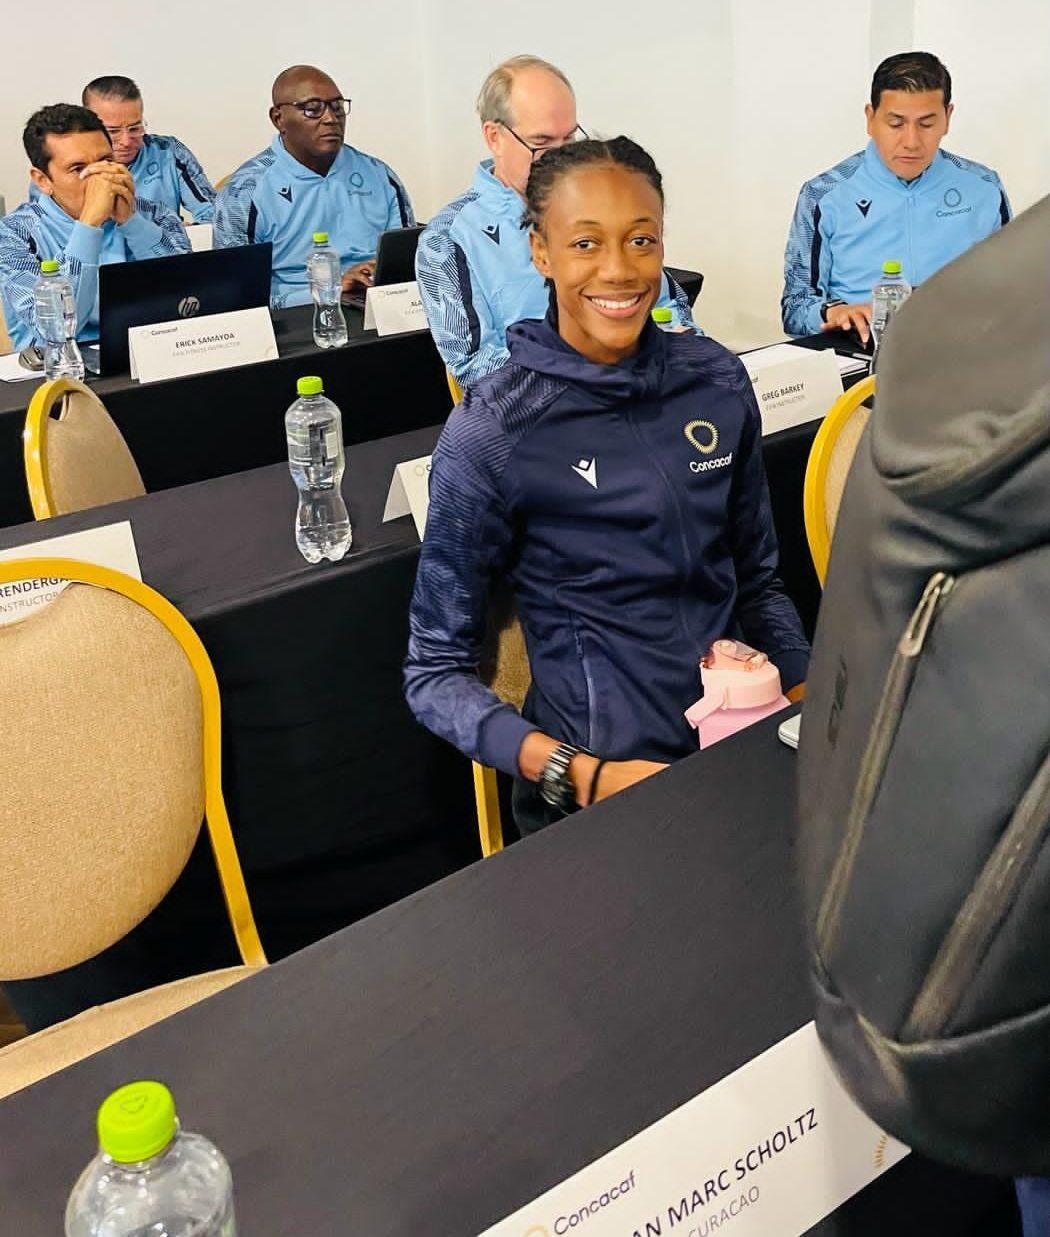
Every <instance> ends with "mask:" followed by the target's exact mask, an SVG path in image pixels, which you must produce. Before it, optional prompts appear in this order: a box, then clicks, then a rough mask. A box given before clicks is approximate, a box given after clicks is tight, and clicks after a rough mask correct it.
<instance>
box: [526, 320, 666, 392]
mask: <svg viewBox="0 0 1050 1237" xmlns="http://www.w3.org/2000/svg"><path fill="white" fill-rule="evenodd" d="M664 343H665V341H664V336H663V332H662V331H660V330H659V329H658V328H657V327H655V326H654V325H653V324H652V323H651V322H648V323H646V325H645V329H644V330H643V331H642V335H641V339H640V341H639V346H638V351H637V352H636V353H635V354H634V356H632V357H628V358H627V360H625V361H621V362H620V363H619V364H617V365H600V364H599V363H598V362H596V361H589V360H588V359H587V358H586V357H585V356H583V355H582V354H581V353H579V352H577V351H576V349H575V348H573V347H570V345H569V344H567V343H566V342H565V340H564V339H562V337H561V336H560V335H559V334H558V328H557V327H556V325H555V322H554V315H553V310H548V311H547V316H546V318H543V319H542V320H538V319H531V318H527V319H525V320H524V321H522V322H516V323H514V325H513V326H511V327H509V328H508V330H507V347H508V349H509V350H510V359H511V360H512V361H513V362H514V363H515V364H516V365H520V366H521V367H522V368H523V369H528V370H532V371H533V373H537V374H544V375H545V376H546V377H548V378H555V379H557V380H559V381H560V382H564V383H567V384H568V385H569V386H572V387H575V388H577V389H579V390H582V391H585V392H586V393H587V395H588V396H589V397H590V399H591V400H592V401H593V400H595V399H596V400H597V401H598V402H599V403H602V404H615V403H619V402H620V401H622V400H634V399H645V398H652V397H653V396H655V395H657V394H659V393H660V392H661V391H662V389H663V383H664V362H665V346H664Z"/></svg>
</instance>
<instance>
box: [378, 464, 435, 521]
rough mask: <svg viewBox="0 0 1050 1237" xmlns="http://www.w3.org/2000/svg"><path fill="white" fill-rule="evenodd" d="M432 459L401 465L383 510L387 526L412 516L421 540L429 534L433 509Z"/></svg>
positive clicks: (391, 483) (395, 470) (395, 474)
mask: <svg viewBox="0 0 1050 1237" xmlns="http://www.w3.org/2000/svg"><path fill="white" fill-rule="evenodd" d="M430 459H431V457H430V456H429V455H421V456H420V457H419V458H418V459H415V460H406V461H405V462H404V463H403V464H398V466H397V467H396V468H395V469H394V477H393V480H392V481H391V482H390V489H389V490H388V491H387V496H386V506H385V507H384V508H383V523H384V524H386V523H387V522H388V521H390V520H397V519H400V518H401V516H403V515H411V516H412V519H413V520H414V521H415V524H416V532H417V533H418V534H419V540H420V541H422V540H423V534H424V532H426V527H427V511H428V510H429V508H430Z"/></svg>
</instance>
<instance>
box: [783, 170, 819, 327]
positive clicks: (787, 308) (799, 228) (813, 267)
mask: <svg viewBox="0 0 1050 1237" xmlns="http://www.w3.org/2000/svg"><path fill="white" fill-rule="evenodd" d="M830 276H831V257H830V250H829V246H828V245H827V244H826V243H825V238H824V236H823V234H822V232H821V210H820V200H819V198H817V197H816V195H815V194H814V193H813V192H812V191H811V187H810V185H809V184H808V183H807V184H805V185H803V186H802V189H801V191H800V193H799V195H798V202H797V203H796V205H795V215H794V218H793V219H792V221H791V231H790V232H789V233H788V241H787V249H786V251H785V253H784V291H783V294H782V296H781V298H780V313H781V317H782V319H783V323H784V330H785V331H786V332H787V333H788V334H789V335H816V334H818V333H819V332H820V330H821V328H822V327H823V325H824V319H823V318H822V317H821V315H820V309H821V306H822V305H823V304H824V302H825V301H826V300H827V299H828V291H827V290H828V284H829V281H830Z"/></svg>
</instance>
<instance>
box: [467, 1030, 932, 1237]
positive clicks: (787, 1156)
mask: <svg viewBox="0 0 1050 1237" xmlns="http://www.w3.org/2000/svg"><path fill="white" fill-rule="evenodd" d="M608 1084H609V1085H610V1086H614V1085H615V1079H614V1078H610V1079H609V1080H608ZM544 1098H546V1097H544ZM907 1154H908V1148H907V1147H905V1146H904V1145H903V1144H902V1143H899V1142H897V1141H896V1140H895V1139H893V1138H890V1136H889V1135H888V1134H884V1133H883V1132H882V1130H880V1129H879V1127H878V1126H877V1125H875V1123H874V1122H872V1121H870V1120H869V1119H868V1118H867V1117H866V1116H865V1115H864V1113H862V1112H861V1110H860V1109H859V1108H858V1107H857V1105H856V1104H855V1103H854V1102H853V1100H852V1099H851V1098H850V1097H849V1095H847V1093H846V1091H845V1090H844V1088H843V1086H842V1084H841V1083H840V1082H839V1080H838V1078H837V1076H836V1074H835V1071H834V1070H833V1069H832V1067H831V1065H830V1063H829V1062H828V1060H827V1058H826V1057H825V1055H824V1051H823V1049H822V1048H821V1045H820V1041H819V1040H818V1039H817V1032H816V1028H815V1026H814V1024H813V1023H812V1022H810V1023H807V1024H806V1026H804V1027H801V1028H800V1029H799V1030H797V1031H795V1032H794V1034H792V1035H789V1036H788V1037H787V1038H786V1039H783V1040H781V1041H780V1042H779V1043H778V1044H774V1045H773V1046H772V1047H771V1048H769V1049H767V1050H766V1051H765V1052H763V1053H761V1054H760V1055H759V1056H757V1057H755V1058H754V1059H753V1060H751V1061H749V1062H748V1063H747V1064H746V1065H742V1066H741V1067H740V1069H738V1070H736V1071H734V1072H733V1073H732V1074H729V1075H728V1076H727V1077H725V1078H723V1079H722V1080H721V1082H717V1083H715V1085H714V1086H713V1087H709V1088H708V1089H707V1090H706V1091H703V1092H701V1094H700V1095H697V1096H695V1097H694V1098H693V1099H691V1100H688V1101H687V1102H686V1103H685V1104H683V1105H682V1106H681V1107H680V1108H676V1109H675V1110H674V1111H673V1112H671V1113H668V1115H667V1116H666V1117H662V1118H661V1119H660V1120H659V1121H657V1122H655V1124H653V1125H650V1126H649V1127H648V1128H646V1129H644V1130H642V1131H641V1133H639V1134H635V1135H634V1137H633V1138H629V1139H628V1140H627V1141H626V1142H625V1143H622V1144H621V1145H620V1146H618V1147H616V1148H614V1149H613V1150H612V1151H609V1152H608V1153H607V1154H605V1155H603V1156H602V1157H601V1158H600V1159H597V1160H595V1161H593V1162H592V1163H591V1164H589V1165H587V1167H585V1168H582V1169H580V1171H579V1172H577V1173H576V1174H574V1175H573V1176H572V1177H569V1178H568V1179H567V1180H565V1181H563V1182H562V1183H561V1184H560V1185H556V1186H554V1187H553V1189H551V1190H548V1191H547V1193H546V1194H543V1195H541V1196H540V1197H539V1198H537V1199H535V1200H534V1201H533V1202H531V1203H527V1204H526V1205H525V1206H524V1207H522V1208H521V1209H520V1210H519V1211H516V1212H515V1213H514V1214H513V1215H511V1216H509V1217H508V1218H507V1219H505V1220H501V1221H499V1222H498V1223H497V1224H494V1225H493V1226H492V1227H491V1228H488V1229H486V1230H485V1233H484V1234H483V1237H562V1234H570V1237H631V1234H634V1237H689V1234H690V1233H692V1234H693V1237H709V1235H711V1234H715V1233H716V1232H717V1234H719V1235H720V1234H721V1233H722V1230H723V1229H725V1232H726V1237H800V1234H802V1233H805V1232H807V1231H808V1230H809V1229H811V1228H812V1227H813V1226H814V1225H815V1224H817V1223H819V1222H820V1221H821V1220H822V1219H824V1217H825V1216H828V1215H830V1214H831V1213H832V1212H833V1211H835V1210H836V1209H837V1208H838V1207H840V1206H841V1205H842V1204H843V1203H844V1202H845V1201H846V1200H847V1199H848V1198H852V1196H853V1195H854V1194H856V1193H857V1191H858V1190H862V1189H863V1188H864V1187H865V1186H866V1185H868V1184H869V1183H870V1182H872V1181H874V1180H875V1179H876V1177H880V1176H881V1175H882V1174H883V1173H884V1172H885V1171H886V1170H887V1169H889V1168H892V1167H893V1165H894V1164H896V1163H897V1162H898V1161H899V1160H902V1159H903V1158H904V1157H905V1156H906V1155H907Z"/></svg>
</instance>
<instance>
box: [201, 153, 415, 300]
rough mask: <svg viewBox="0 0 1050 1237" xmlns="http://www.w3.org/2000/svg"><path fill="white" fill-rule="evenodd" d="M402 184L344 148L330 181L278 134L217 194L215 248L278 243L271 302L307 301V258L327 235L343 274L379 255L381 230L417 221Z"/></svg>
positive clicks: (387, 169)
mask: <svg viewBox="0 0 1050 1237" xmlns="http://www.w3.org/2000/svg"><path fill="white" fill-rule="evenodd" d="M415 221H416V220H415V215H414V214H413V213H412V204H411V202H410V201H409V199H408V193H407V192H406V190H405V187H404V185H403V184H402V183H401V181H400V180H399V179H398V178H397V176H396V174H395V173H394V171H393V169H392V168H390V167H388V166H387V165H386V164H385V163H384V162H383V161H382V159H376V158H375V157H374V156H372V155H366V154H365V153H364V152H363V151H360V150H356V149H355V148H354V147H353V146H343V148H342V150H340V152H339V154H338V155H336V158H335V162H334V163H333V164H332V166H331V167H330V168H329V169H328V174H327V175H326V176H319V175H318V174H317V173H316V172H313V171H311V170H310V168H308V167H306V166H304V165H303V164H302V163H300V162H299V160H298V159H296V158H294V157H293V156H292V155H290V154H289V153H288V151H287V150H285V148H284V142H283V141H282V140H281V136H280V134H278V135H277V136H276V137H274V139H273V141H272V142H271V143H270V145H269V146H268V147H267V149H266V150H264V151H261V152H260V153H259V154H258V155H256V156H255V158H254V159H249V160H248V162H247V163H245V164H242V165H241V167H239V168H238V169H237V171H236V172H234V174H233V175H232V176H231V177H230V179H229V180H228V181H227V183H226V184H225V185H224V186H223V188H222V189H221V191H220V192H219V196H218V199H217V201H216V212H215V244H216V246H218V247H220V248H229V247H230V246H232V245H253V244H256V243H259V242H262V241H271V242H272V243H273V270H272V275H271V284H270V304H271V305H272V306H273V307H274V308H275V309H281V308H284V307H285V306H287V305H306V304H309V302H310V299H311V298H310V285H309V281H308V279H307V275H306V260H307V258H308V257H309V256H310V251H311V249H312V247H313V234H314V233H315V232H327V233H328V237H329V242H330V243H331V244H332V245H333V246H334V248H335V249H336V250H337V251H338V253H339V260H340V262H341V263H342V265H343V268H344V269H345V268H346V267H348V266H353V265H354V264H355V263H357V262H363V261H365V260H366V259H367V258H373V257H375V252H376V247H377V246H378V244H379V235H380V233H381V232H386V231H389V230H391V229H393V228H408V227H411V226H412V225H413V224H414V223H415Z"/></svg>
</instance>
